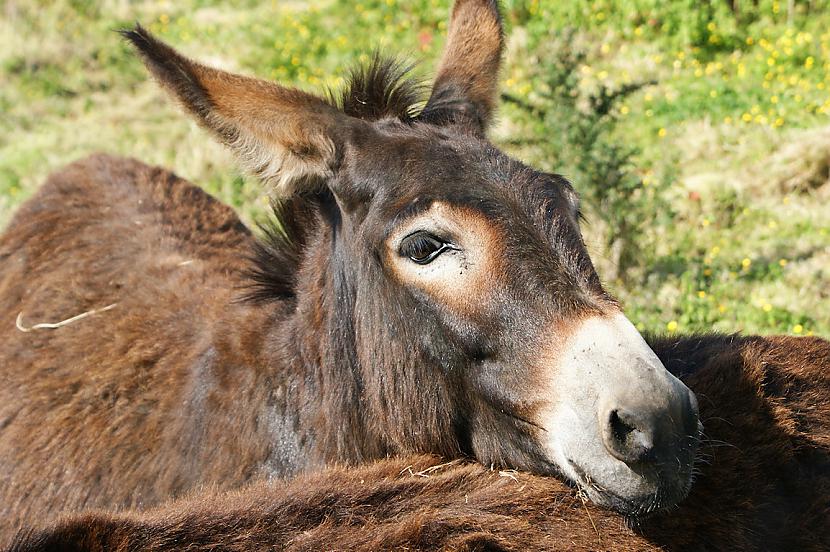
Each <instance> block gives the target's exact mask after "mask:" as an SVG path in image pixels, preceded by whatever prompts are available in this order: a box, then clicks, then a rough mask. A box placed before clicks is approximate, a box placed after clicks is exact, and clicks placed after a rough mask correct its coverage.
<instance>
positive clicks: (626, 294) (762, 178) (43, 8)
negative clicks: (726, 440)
mask: <svg viewBox="0 0 830 552" xmlns="http://www.w3.org/2000/svg"><path fill="white" fill-rule="evenodd" d="M448 4H449V0H440V1H439V0H368V1H363V2H353V1H346V0H324V1H319V2H317V1H313V2H304V1H289V0H285V1H273V2H261V3H260V2H253V1H242V2H236V3H234V5H233V6H231V5H230V4H229V3H225V2H218V1H209V0H180V1H176V2H173V1H135V2H126V1H122V0H104V1H101V2H84V1H81V0H55V1H51V2H46V1H40V0H39V1H32V0H27V1H23V0H4V1H3V2H2V4H0V113H2V117H0V224H5V223H6V222H7V221H8V220H9V218H10V215H11V213H12V212H13V210H14V208H15V206H16V205H18V204H19V203H20V202H21V201H23V200H25V199H26V198H27V197H28V196H29V195H30V194H31V193H32V191H33V190H34V189H36V187H37V186H38V185H39V184H40V183H41V182H42V181H43V179H44V178H45V177H46V176H47V175H48V174H49V173H50V172H51V171H54V170H56V169H58V168H59V167H60V166H62V165H64V164H65V163H68V162H71V161H73V160H75V159H77V158H79V157H82V156H85V155H87V154H89V153H92V152H94V151H99V150H103V151H109V152H114V153H120V154H124V155H130V156H134V157H137V158H139V159H142V160H144V161H146V162H150V163H155V164H161V165H165V166H167V167H170V168H172V169H174V170H175V171H176V172H177V173H178V174H180V175H181V176H183V177H186V178H188V179H190V180H192V181H193V182H195V183H198V184H200V185H201V186H203V187H204V188H206V189H207V190H209V191H210V192H212V193H214V194H216V195H217V196H218V197H220V198H221V199H222V200H224V201H227V202H229V203H232V204H233V205H235V206H236V207H238V208H239V209H240V211H241V212H242V213H243V216H244V217H245V219H246V220H248V221H249V222H252V221H255V220H256V219H257V218H258V217H261V216H263V214H264V212H265V209H264V205H265V203H266V198H265V191H264V190H263V189H262V188H261V187H260V186H259V185H258V184H257V183H256V182H255V181H253V180H252V179H249V178H247V177H245V176H244V175H241V174H240V173H239V172H238V171H237V169H236V168H235V165H234V162H233V159H232V158H231V156H230V154H228V153H226V152H225V151H224V150H223V149H222V147H220V146H218V145H216V144H214V143H213V141H212V139H211V138H210V137H209V136H208V135H207V134H206V133H205V132H203V131H202V130H200V129H199V128H197V127H196V125H195V124H193V123H191V122H190V121H189V120H188V119H187V118H186V117H185V116H184V115H182V114H181V113H179V111H178V110H177V109H176V107H175V106H173V105H172V103H171V102H168V101H167V99H166V98H165V97H164V96H163V94H162V92H161V91H160V90H159V89H158V88H157V86H156V85H155V84H154V83H153V82H152V81H151V80H150V79H149V78H148V77H147V75H146V74H145V71H144V69H143V67H142V66H141V64H140V62H139V61H138V60H137V59H136V58H135V56H133V55H132V53H131V52H130V51H129V50H128V48H127V46H126V45H125V44H124V43H123V42H122V41H121V39H120V38H119V36H118V35H117V34H116V33H115V32H113V30H115V29H118V28H123V27H127V26H130V25H132V23H133V22H135V21H139V22H141V23H143V24H144V25H145V26H147V27H149V28H150V29H151V30H153V31H154V32H156V33H158V34H159V35H160V36H161V37H162V38H164V39H166V40H167V41H169V42H171V43H172V44H174V45H175V46H177V47H178V48H179V49H180V50H182V51H183V52H185V53H187V54H188V55H190V56H192V57H196V58H198V59H201V60H204V61H207V62H209V63H212V64H215V65H218V66H221V67H223V68H226V69H230V70H234V71H241V72H245V73H249V74H255V75H258V76H261V77H267V78H273V79H276V80H279V81H281V82H283V83H287V84H293V85H296V86H299V87H301V88H303V89H306V90H311V91H322V90H324V89H325V88H326V87H333V88H336V87H337V86H339V85H340V84H341V83H342V77H343V75H345V74H346V71H347V69H348V67H349V66H350V65H351V64H352V63H354V62H356V61H360V60H365V59H367V58H368V55H369V54H371V52H372V50H373V49H376V48H380V49H381V51H383V52H390V51H392V52H400V53H401V54H403V55H404V56H405V57H406V58H408V59H411V60H414V61H417V62H418V66H417V68H416V70H415V71H416V73H417V74H418V75H419V76H421V77H423V78H429V76H430V74H431V71H432V70H433V69H434V62H435V59H436V57H437V55H438V53H439V52H440V49H441V46H442V45H443V33H444V30H445V29H446V21H445V20H446V17H447V14H448V11H449V6H448ZM503 4H504V6H505V8H506V10H505V11H506V16H507V26H508V34H509V42H508V50H507V55H506V65H505V68H504V71H503V74H502V81H503V88H504V90H505V92H506V94H507V95H508V98H507V100H508V101H506V102H504V105H503V108H502V110H501V114H500V117H499V120H498V122H497V124H496V126H495V128H494V129H493V133H492V137H493V139H494V141H496V142H497V143H499V144H500V145H502V146H503V147H504V148H506V149H507V150H509V151H510V152H511V153H512V154H513V155H515V156H516V157H518V158H520V159H522V160H525V161H527V162H529V163H532V164H534V165H535V166H538V167H540V168H542V169H545V170H553V171H557V172H562V173H563V174H565V175H566V176H568V177H569V178H571V179H572V180H573V181H574V183H575V186H576V188H577V190H580V192H581V193H582V195H583V198H584V203H585V204H586V206H585V211H586V215H587V222H586V223H585V226H584V232H585V235H586V241H587V242H588V245H589V248H590V251H591V253H592V258H593V259H594V261H595V264H596V266H597V268H598V271H599V272H600V276H601V277H603V279H604V280H605V281H606V284H607V286H608V288H609V289H610V290H611V291H612V292H614V293H615V294H616V295H617V296H618V297H619V298H620V299H621V300H622V302H623V305H624V307H625V310H626V311H627V313H628V314H629V315H630V316H631V318H632V319H633V320H634V321H635V322H636V323H637V324H638V326H639V327H640V328H641V329H647V330H650V331H657V332H665V331H668V332H687V331H705V330H718V331H729V332H731V331H742V332H747V333H789V334H800V335H808V334H817V335H824V336H830V117H829V116H828V115H829V114H830V2H828V1H827V0H811V1H807V0H803V1H793V2H778V1H772V0H759V2H757V5H756V4H755V3H754V2H748V1H736V2H733V3H732V4H734V5H735V6H737V9H736V11H733V10H732V9H731V8H730V3H729V2H726V1H725V0H724V1H716V0H711V1H710V2H705V1H703V2H701V1H692V0H675V1H673V2H660V1H658V0H616V1H612V0H594V1H576V0H570V1H568V0H564V1H561V2H553V1H536V0H513V1H509V0H506V1H505V2H503ZM560 77H561V78H560ZM557 79H558V80H557Z"/></svg>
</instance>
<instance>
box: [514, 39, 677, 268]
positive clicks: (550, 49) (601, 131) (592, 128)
mask: <svg viewBox="0 0 830 552" xmlns="http://www.w3.org/2000/svg"><path fill="white" fill-rule="evenodd" d="M576 39H577V36H576V32H575V31H573V30H571V29H566V30H565V31H563V32H561V33H559V34H558V36H555V37H551V38H550V39H548V40H543V41H541V42H540V43H539V44H537V45H534V46H532V49H533V51H534V53H536V52H544V53H545V55H544V56H538V54H535V55H536V56H538V57H536V58H535V59H533V62H532V63H531V67H532V70H531V71H530V72H529V73H528V74H527V75H526V78H527V79H528V80H529V82H530V86H531V87H532V89H533V90H534V94H533V99H532V100H529V101H526V100H523V99H521V98H519V97H516V96H515V95H513V94H510V93H506V94H504V95H503V98H504V99H505V100H506V101H508V102H510V103H512V104H515V105H517V106H519V107H520V108H521V109H522V110H523V111H524V114H523V116H521V117H517V119H519V120H521V122H523V123H524V125H525V127H526V128H527V131H526V134H527V136H530V137H531V138H530V139H528V140H527V141H526V143H531V142H534V141H535V142H536V143H537V144H538V143H539V142H538V138H536V139H534V138H532V137H543V138H544V147H543V148H542V151H543V153H544V155H543V156H541V157H540V158H539V159H538V160H537V164H538V165H541V166H543V167H545V168H546V169H548V170H552V171H554V170H555V171H559V172H562V173H564V174H566V175H568V177H569V178H571V179H572V180H574V181H575V182H577V183H578V185H579V190H580V193H581V199H582V203H583V205H587V207H588V209H587V211H588V212H589V213H590V215H591V217H592V218H594V219H600V220H601V221H602V223H603V227H604V229H605V236H604V245H605V247H606V249H607V250H608V251H609V252H610V253H611V255H612V256H613V259H612V263H611V267H612V270H613V271H614V272H615V274H614V276H617V275H620V276H623V277H624V276H625V273H626V269H627V268H628V267H629V266H631V265H632V264H635V263H636V262H637V260H638V259H639V258H640V257H641V251H642V250H643V249H646V248H647V247H648V243H647V242H648V234H646V233H645V232H644V229H645V228H646V226H647V224H653V223H654V221H651V220H650V219H651V216H650V215H651V213H652V212H654V211H655V210H658V211H663V210H665V209H667V208H668V206H667V205H666V204H665V202H664V201H663V197H662V194H661V189H660V187H659V186H654V185H652V186H651V187H650V188H649V187H648V186H646V185H645V183H644V181H643V178H642V177H641V175H640V174H638V173H637V171H636V166H635V156H636V155H637V154H638V153H639V151H638V149H637V148H636V147H633V146H631V145H630V144H626V143H624V142H621V141H619V140H617V139H616V137H615V135H614V130H615V128H616V125H617V123H618V120H619V116H618V111H617V107H618V106H619V104H620V103H621V102H623V101H624V100H625V99H626V98H628V97H629V96H630V95H632V94H634V93H635V92H637V91H638V90H640V89H641V88H642V87H643V86H645V85H646V84H647V83H630V84H626V85H621V86H619V87H617V88H613V89H612V88H610V87H609V86H607V85H605V84H600V85H599V86H598V87H597V88H596V89H594V90H591V91H585V90H582V89H581V88H580V81H581V77H580V74H579V69H580V67H582V66H583V65H584V64H585V63H586V61H587V57H588V53H587V50H586V48H585V47H583V46H581V45H580V43H579V41H578V40H576ZM519 143H521V141H519ZM662 184H666V182H665V181H663V182H662ZM614 276H612V279H614Z"/></svg>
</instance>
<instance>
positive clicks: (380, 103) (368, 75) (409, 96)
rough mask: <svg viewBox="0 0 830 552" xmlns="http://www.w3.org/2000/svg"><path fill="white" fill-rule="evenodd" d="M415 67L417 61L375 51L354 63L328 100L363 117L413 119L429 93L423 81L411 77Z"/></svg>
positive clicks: (349, 113)
mask: <svg viewBox="0 0 830 552" xmlns="http://www.w3.org/2000/svg"><path fill="white" fill-rule="evenodd" d="M413 68H414V64H411V63H406V62H404V61H402V60H400V59H398V58H396V57H388V56H384V55H382V54H381V53H380V52H378V51H375V52H374V54H372V57H371V58H370V60H369V62H368V63H365V64H360V65H356V66H354V67H352V69H351V70H350V71H349V76H348V79H347V80H346V85H345V86H344V87H343V89H342V90H341V91H340V92H339V93H337V94H332V93H329V98H328V99H329V102H330V103H331V104H332V105H333V106H334V107H337V108H338V109H340V110H342V111H343V112H344V113H346V115H350V116H352V117H357V118H358V119H363V120H364V121H377V120H380V119H387V118H395V119H399V120H400V121H403V122H405V123H410V122H412V121H414V120H415V118H416V117H417V115H418V112H419V107H420V106H421V105H422V104H423V103H424V102H425V101H426V93H427V89H426V87H425V86H424V84H423V83H421V82H420V81H419V80H418V79H416V78H414V77H412V69H413Z"/></svg>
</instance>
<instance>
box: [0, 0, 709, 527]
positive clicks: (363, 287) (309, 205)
mask: <svg viewBox="0 0 830 552" xmlns="http://www.w3.org/2000/svg"><path fill="white" fill-rule="evenodd" d="M123 35H124V37H125V38H126V39H127V40H128V41H129V42H130V43H131V44H132V45H133V46H134V47H135V48H136V50H137V51H138V53H139V54H140V55H141V57H142V58H143V60H144V62H145V64H146V66H147V67H148V69H149V70H150V72H151V73H152V74H153V76H154V77H155V78H156V79H157V80H158V82H159V83H160V84H161V85H162V86H163V87H164V88H165V89H166V90H167V91H168V92H169V93H170V94H171V95H172V96H173V97H174V98H175V99H176V100H177V101H178V102H179V103H180V104H181V105H182V107H183V108H184V109H185V110H186V111H187V112H188V113H190V115H192V116H193V117H194V118H195V119H196V120H197V121H198V122H199V123H200V124H201V125H202V126H204V127H205V128H206V129H207V130H209V131H210V132H211V133H212V134H214V135H215V136H216V137H217V138H218V139H219V140H221V141H222V142H223V143H225V144H227V145H228V146H229V147H230V148H231V149H233V150H234V151H235V152H236V153H237V154H239V157H240V158H241V160H242V162H243V164H244V166H245V167H247V168H248V169H249V170H250V171H252V172H253V173H254V174H256V175H258V176H259V177H260V178H261V180H262V181H263V182H264V183H266V184H268V185H269V186H272V187H273V189H274V193H275V194H276V195H277V197H278V198H279V200H278V202H277V204H276V207H275V210H276V218H277V219H278V221H279V222H278V223H274V225H273V227H271V228H270V230H268V231H267V232H265V238H264V239H263V240H257V239H255V238H254V237H252V234H251V232H250V231H249V230H248V229H247V228H246V227H245V226H244V225H243V224H242V223H241V222H240V220H239V219H238V218H237V216H236V215H235V214H234V213H233V212H232V211H231V210H230V209H229V208H228V207H226V206H223V205H221V204H219V203H218V202H217V201H215V200H213V199H212V198H210V197H208V196H207V195H206V194H204V193H203V192H201V191H200V190H199V189H197V188H195V187H194V186H192V185H190V184H189V183H187V182H185V181H183V180H180V179H178V178H177V177H176V176H174V175H173V174H171V173H169V172H166V171H164V170H161V169H157V168H151V167H147V166H145V165H143V164H141V163H139V162H137V161H132V160H127V159H119V158H114V157H109V156H104V155H98V156H93V157H91V158H89V159H87V160H84V161H81V162H79V163H76V164H74V165H71V166H69V167H67V168H66V169H64V170H62V171H60V172H58V173H56V174H54V175H53V176H52V177H51V178H50V179H49V180H48V181H47V183H46V184H45V186H44V187H43V188H42V189H41V190H40V191H39V193H38V194H36V195H35V196H34V197H33V198H32V199H31V200H29V201H28V202H27V203H26V204H25V205H23V206H22V207H21V208H20V210H19V212H18V213H17V214H16V216H15V218H14V219H13V221H12V222H11V224H10V226H9V228H8V229H7V230H6V232H5V234H4V235H3V236H2V238H0V259H2V261H0V263H1V264H0V316H2V317H3V319H4V320H7V322H8V323H7V324H6V325H5V326H3V331H4V333H3V335H2V339H0V359H2V362H1V363H0V365H2V368H0V370H2V380H0V381H2V387H0V533H6V534H8V533H9V531H10V529H11V528H14V527H16V526H19V525H20V524H21V522H22V520H25V519H43V518H44V517H48V516H53V515H55V514H57V513H59V512H71V511H78V510H79V509H82V508H126V507H147V506H150V505H153V504H157V503H159V502H160V501H162V500H165V499H169V498H171V497H176V496H180V495H182V494H183V493H186V492H189V491H190V490H192V489H194V488H197V487H201V486H204V485H219V486H220V487H223V488H235V487H238V486H240V485H242V484H244V483H246V482H248V481H250V480H252V479H255V478H259V477H266V478H268V477H271V478H273V477H292V476H294V475H296V474H298V473H301V472H305V471H309V470H314V469H318V468H320V467H323V466H325V465H328V464H332V463H342V464H359V463H361V462H365V461H369V460H373V459H378V458H384V457H387V456H392V455H399V454H403V453H433V454H438V455H441V456H443V457H447V458H454V457H458V456H460V455H465V456H468V457H470V458H474V459H476V460H477V461H479V462H481V463H483V464H485V465H498V466H507V467H511V468H517V469H521V470H526V471H529V472H532V473H536V474H542V475H555V476H559V477H562V478H564V479H566V480H569V481H572V482H574V483H575V484H577V485H579V486H580V487H581V488H583V489H584V491H585V493H586V494H587V495H588V496H589V497H590V498H591V499H592V500H593V501H594V502H596V503H597V504H600V505H603V506H607V507H611V508H614V509H617V510H619V511H621V512H626V513H628V514H640V513H646V512H651V511H654V510H658V509H662V508H667V507H671V506H673V505H675V504H676V503H678V502H679V501H680V500H682V499H683V498H684V497H685V496H686V494H687V493H688V490H689V487H690V484H691V481H692V465H693V459H694V457H695V451H696V449H697V444H698V440H699V435H700V423H699V419H698V413H697V408H698V406H697V401H696V398H695V396H694V394H693V393H692V392H691V391H690V390H689V389H688V388H687V387H686V386H685V385H684V384H683V383H681V382H680V381H679V380H678V379H677V378H676V377H675V376H673V375H672V374H671V373H670V372H669V371H667V370H666V369H665V367H664V366H663V364H662V363H661V362H660V360H659V359H658V358H657V357H656V356H655V354H654V352H653V351H652V350H651V349H650V348H649V347H648V345H647V344H646V342H645V341H644V339H643V338H642V336H641V335H640V334H639V333H638V332H637V331H636V330H635V328H634V327H633V325H632V324H631V323H630V322H629V321H628V320H627V319H626V318H625V316H624V315H623V314H622V312H621V310H620V307H619V305H618V304H617V303H616V302H615V300H614V299H613V298H612V297H611V296H609V294H608V293H606V292H605V291H604V290H603V287H602V285H601V284H600V280H599V278H598V277H597V274H596V273H595V271H594V268H593V266H592V264H591V261H590V259H589V257H588V254H587V252H586V249H585V246H584V244H583V241H582V238H581V235H580V230H579V222H578V221H579V216H578V212H579V203H578V199H577V195H576V193H575V192H574V190H573V188H572V187H571V185H570V184H569V183H568V182H567V181H566V180H565V179H564V178H562V177H560V176H557V175H551V174H544V173H540V172H538V171H535V170H533V169H531V168H529V167H527V166H525V165H523V164H522V163H520V162H518V161H516V160H514V159H511V158H510V157H508V156H507V155H505V154H504V153H502V152H500V151H499V150H498V149H496V148H495V147H494V146H493V145H492V144H491V143H489V142H488V141H487V139H486V137H485V131H486V128H487V125H488V123H489V122H490V121H491V119H492V117H493V112H494V109H495V103H496V88H497V75H498V68H499V63H500V58H501V52H502V49H503V33H502V22H501V17H500V14H499V11H498V8H497V3H496V2H495V0H459V1H458V2H457V3H456V4H455V6H454V7H453V10H452V15H451V21H450V25H449V36H448V42H447V47H446V50H445V52H444V54H443V57H442V60H441V62H440V66H439V68H438V71H437V77H436V80H435V83H434V85H433V87H432V89H431V92H430V94H429V98H428V100H427V101H426V103H425V104H424V105H423V108H422V109H420V110H416V109H415V107H413V106H416V105H420V103H419V100H420V96H419V94H418V93H417V90H416V87H415V86H414V85H413V84H412V82H411V81H410V80H408V78H407V76H406V74H405V72H404V71H402V70H401V69H400V66H399V65H397V64H395V63H394V62H390V61H384V60H382V59H380V58H376V59H375V60H374V61H373V62H372V63H371V64H370V65H369V66H368V67H366V68H364V69H359V70H356V71H355V72H354V74H353V75H352V77H351V79H350V84H349V85H348V86H347V87H346V90H345V92H344V93H343V94H342V96H341V97H339V98H338V99H330V100H325V99H322V98H318V97H316V96H313V95H311V94H307V93H305V92H301V91H298V90H294V89H289V88H285V87H282V86H280V85H278V84H275V83H271V82H265V81H262V80H257V79H254V78H249V77H244V76H239V75H234V74H230V73H226V72H223V71H220V70H217V69H213V68H210V67H207V66H204V65H201V64H199V63H196V62H194V61H191V60H189V59H187V58H185V57H184V56H182V55H180V54H179V53H178V52H176V51H175V50H174V49H172V48H171V47H170V46H168V45H166V44H164V43H163V42H161V41H160V40H158V39H157V38H155V37H153V36H152V35H151V34H150V33H148V32H147V31H146V30H144V29H143V28H141V27H140V26H136V27H135V29H133V30H129V31H125V32H124V33H123ZM75 315H79V316H75ZM64 319H66V320H64ZM15 320H16V321H17V323H16V324H14V323H13V322H14V321H15ZM50 320H52V321H55V320H59V321H60V320H62V321H63V322H61V323H58V324H51V325H49V324H46V325H45V326H44V325H43V323H44V322H48V321H50ZM38 323H40V324H38Z"/></svg>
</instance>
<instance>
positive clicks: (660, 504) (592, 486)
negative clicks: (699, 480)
mask: <svg viewBox="0 0 830 552" xmlns="http://www.w3.org/2000/svg"><path fill="white" fill-rule="evenodd" d="M566 460H567V462H568V466H569V467H570V468H571V471H572V473H573V474H575V476H576V477H575V478H574V479H575V481H574V483H575V484H576V487H577V488H579V490H580V491H581V492H583V493H584V494H585V495H586V496H587V497H588V498H589V499H590V500H591V501H592V502H593V503H595V504H597V505H599V506H602V507H604V508H609V509H611V510H615V511H617V512H620V513H621V514H624V515H625V516H626V517H628V518H631V520H637V519H643V518H646V517H649V516H651V515H652V514H655V513H658V512H660V511H662V510H665V509H667V508H671V507H672V506H675V505H677V504H678V503H679V502H681V501H682V500H684V499H685V498H686V497H687V496H688V494H689V491H690V490H691V486H692V475H691V472H692V466H691V465H690V466H688V469H684V470H682V471H683V473H681V474H680V479H681V480H684V482H683V484H682V485H681V486H671V485H667V482H666V481H665V479H664V478H663V477H662V476H661V474H660V472H659V470H657V469H655V478H656V479H657V482H658V483H657V486H656V489H655V490H654V491H652V492H648V493H642V494H638V495H635V496H631V497H625V496H622V495H620V494H618V493H616V492H614V491H612V490H610V489H608V488H606V487H604V486H603V485H601V484H599V483H598V482H596V481H594V480H593V479H592V478H591V476H590V474H589V473H588V471H587V470H585V469H584V468H583V467H582V466H580V465H579V464H577V463H576V462H574V461H573V460H572V459H570V458H566ZM686 472H688V473H686Z"/></svg>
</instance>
